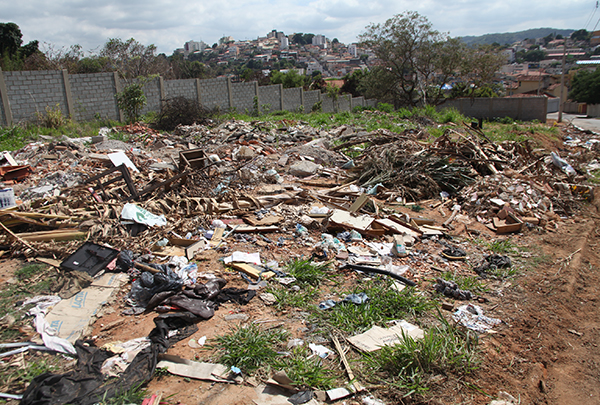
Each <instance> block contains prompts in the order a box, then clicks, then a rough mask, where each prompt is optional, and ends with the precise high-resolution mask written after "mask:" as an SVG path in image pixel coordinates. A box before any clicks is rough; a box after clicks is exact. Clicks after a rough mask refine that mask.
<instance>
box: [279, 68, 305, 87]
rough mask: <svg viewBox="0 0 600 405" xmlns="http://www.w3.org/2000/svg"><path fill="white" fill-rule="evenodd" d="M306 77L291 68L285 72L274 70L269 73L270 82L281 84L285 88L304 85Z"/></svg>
mask: <svg viewBox="0 0 600 405" xmlns="http://www.w3.org/2000/svg"><path fill="white" fill-rule="evenodd" d="M307 81H308V80H307V77H306V76H304V75H301V74H300V73H298V71H297V70H296V69H292V70H290V71H288V72H287V73H283V72H278V71H274V72H272V73H271V84H283V87H284V88H286V89H289V88H293V87H304V86H305V85H306V84H307Z"/></svg>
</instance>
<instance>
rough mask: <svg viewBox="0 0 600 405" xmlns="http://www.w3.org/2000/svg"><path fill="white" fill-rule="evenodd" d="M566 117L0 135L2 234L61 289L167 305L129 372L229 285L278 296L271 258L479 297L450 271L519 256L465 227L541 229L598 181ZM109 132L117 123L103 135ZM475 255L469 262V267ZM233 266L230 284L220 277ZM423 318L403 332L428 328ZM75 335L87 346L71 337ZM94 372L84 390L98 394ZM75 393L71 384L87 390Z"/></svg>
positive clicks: (479, 272)
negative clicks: (30, 137) (477, 125)
mask: <svg viewBox="0 0 600 405" xmlns="http://www.w3.org/2000/svg"><path fill="white" fill-rule="evenodd" d="M422 124H423V125H425V124H428V125H431V124H432V123H429V122H423V123H422ZM569 131H570V132H569V134H568V139H566V140H565V144H564V148H562V149H561V150H556V151H548V150H543V149H535V148H534V145H533V142H531V141H525V142H503V143H494V142H492V141H491V140H490V139H488V138H487V137H486V136H485V134H484V133H483V132H482V131H481V130H478V129H473V128H471V127H468V126H466V125H464V126H463V127H460V126H455V127H453V128H451V129H446V130H445V132H444V133H443V134H442V135H441V136H439V137H438V138H434V137H433V136H432V135H431V134H429V133H428V132H427V130H426V129H425V127H424V126H421V124H419V125H417V128H416V129H415V128H411V129H406V130H405V131H404V132H402V133H399V134H398V133H393V132H391V131H389V130H383V129H382V130H378V131H373V132H367V131H364V130H363V129H361V128H352V127H349V126H345V125H344V126H340V127H337V128H334V129H332V130H329V131H326V130H322V129H317V128H312V127H310V126H309V125H307V124H305V123H302V122H289V121H280V122H277V123H269V122H260V121H257V122H252V123H248V122H240V121H229V122H225V123H222V124H220V125H217V126H212V127H211V126H208V125H196V124H194V125H190V126H179V127H178V128H177V129H176V130H175V131H174V132H173V133H172V134H169V133H159V132H157V131H154V130H151V129H149V128H147V127H145V126H144V125H141V124H135V125H128V126H125V127H119V128H113V129H105V130H103V131H101V133H100V134H99V136H98V137H94V138H97V139H94V138H93V139H79V140H76V139H63V140H56V139H46V140H45V142H36V143H31V144H29V145H27V146H26V147H24V148H23V149H21V150H19V151H16V152H14V153H12V154H8V153H5V154H4V159H5V161H6V162H0V164H3V163H5V164H4V165H3V166H0V169H2V168H4V169H3V171H2V170H0V174H1V175H2V180H3V182H4V187H5V188H4V190H0V192H1V193H4V195H0V202H1V203H2V209H1V210H0V224H1V229H0V231H1V232H0V235H1V236H0V239H1V240H0V248H1V249H3V252H4V254H5V255H6V256H9V255H12V256H13V257H27V258H31V259H37V260H40V261H42V262H43V263H46V264H49V265H52V266H53V267H55V268H56V272H57V274H58V277H57V280H56V281H55V282H54V283H53V287H52V288H53V291H54V292H55V293H56V294H57V295H58V296H60V297H63V298H65V299H70V298H71V297H73V296H74V295H76V294H77V293H78V292H80V291H82V290H83V289H85V290H86V291H87V289H92V290H93V291H94V294H96V295H94V294H91V293H90V294H91V295H90V297H97V301H98V302H99V303H100V304H98V305H102V304H101V303H103V302H106V300H107V297H109V296H110V295H111V294H112V293H113V292H114V291H118V290H120V289H125V290H126V292H127V293H126V294H122V295H121V297H124V298H122V300H123V302H121V304H122V305H121V306H125V307H126V308H125V309H124V310H121V313H120V315H121V316H123V317H128V316H137V315H140V314H145V313H148V312H153V311H155V312H160V313H166V314H163V315H160V320H158V321H156V329H155V330H153V332H151V334H150V335H149V336H148V337H147V338H146V337H143V338H144V339H149V340H148V341H146V346H145V348H144V349H140V350H141V351H139V353H142V354H143V356H144V357H143V358H140V360H138V362H141V361H145V362H146V363H148V362H149V363H148V364H149V366H148V367H147V368H146V369H144V373H143V375H142V376H137V377H135V378H134V379H135V382H136V383H139V382H144V381H147V380H148V379H149V378H151V376H152V371H153V369H154V366H155V365H156V360H157V356H158V351H159V350H160V351H161V352H164V351H166V350H167V349H168V347H169V345H170V343H172V342H174V341H177V340H182V339H184V338H185V337H189V336H190V333H189V331H188V330H187V329H185V328H189V327H190V326H193V324H194V323H196V322H199V321H200V320H206V319H210V318H211V317H213V316H214V315H215V313H216V312H217V311H218V310H219V305H221V304H222V303H224V302H235V303H237V304H239V305H246V304H248V303H249V302H250V301H251V300H252V299H253V298H254V297H255V295H258V296H259V297H261V299H262V300H263V301H264V302H269V303H270V304H273V303H274V302H275V301H273V300H276V298H275V296H274V295H273V294H271V293H268V294H267V293H265V292H264V291H263V292H261V291H260V289H261V288H264V287H265V286H266V285H267V284H268V283H271V282H277V283H278V284H277V285H280V286H283V287H282V288H289V289H290V291H292V289H293V288H296V290H293V291H297V290H298V289H299V288H300V286H299V285H298V284H294V282H295V279H294V278H293V277H291V276H290V274H286V273H285V271H284V270H282V268H283V264H284V263H283V262H282V258H285V259H287V260H289V259H291V258H299V257H303V258H304V259H307V260H312V261H315V262H323V263H326V264H327V265H330V264H332V265H333V266H334V268H335V270H336V271H338V272H339V273H340V274H343V275H344V277H346V278H348V279H356V278H361V277H389V278H391V279H393V280H394V283H395V284H394V285H395V288H397V289H398V290H402V289H404V288H424V289H426V290H427V291H428V292H429V293H431V294H436V293H437V294H438V296H439V297H442V296H443V297H444V299H455V300H464V301H478V302H479V303H481V304H484V303H485V302H487V301H486V299H484V298H483V297H478V296H476V294H474V293H472V292H471V291H468V290H465V289H462V288H460V287H459V285H458V284H457V283H456V282H454V281H452V280H447V279H446V278H447V277H448V274H457V273H458V274H467V275H471V276H473V277H477V276H479V277H481V278H484V277H493V274H494V272H495V271H497V270H498V269H506V268H510V267H511V266H512V262H511V260H510V258H508V257H507V256H500V255H488V254H486V253H489V252H486V250H485V249H484V248H483V247H481V246H471V245H469V244H467V242H465V241H463V240H461V239H460V237H461V235H463V234H465V235H467V236H469V235H470V234H471V233H476V234H482V233H483V234H486V235H490V237H494V236H495V235H499V234H511V233H518V232H528V231H530V230H532V229H537V231H539V232H543V231H545V230H549V231H551V230H552V228H553V227H556V226H558V225H557V224H558V223H559V222H560V221H561V220H562V219H564V218H565V217H568V216H571V215H573V214H574V213H576V212H577V210H578V207H579V206H581V205H582V204H585V203H586V202H588V201H591V200H592V199H593V198H594V195H593V182H591V181H590V180H594V179H595V174H596V173H597V171H598V170H600V164H599V163H598V160H597V159H599V158H598V152H599V150H598V147H597V144H598V142H600V141H599V140H597V139H596V138H595V135H594V134H588V133H583V132H581V131H575V130H573V129H570V130H569ZM115 132H118V133H119V134H120V135H119V138H121V139H123V140H117V139H113V138H116V136H111V134H113V133H115ZM123 134H126V135H127V136H122V135H123ZM343 152H345V153H343ZM349 156H352V158H350V157H349ZM595 159H596V160H595ZM424 207H425V208H427V209H429V210H430V213H431V212H436V213H439V216H438V215H437V214H436V218H437V219H433V218H430V217H423V216H421V215H420V214H419V210H420V209H423V208H424ZM440 217H441V218H442V220H440V219H439V218H440ZM457 224H464V226H463V227H461V226H459V225H457ZM82 242H83V244H82ZM469 262H470V263H480V265H479V266H478V267H476V268H475V269H472V268H471V266H470V264H469ZM280 265H281V266H280ZM444 277H445V278H444ZM273 280H277V281H273ZM431 280H435V281H436V284H435V285H432V284H431ZM128 282H131V283H130V284H127V283H128ZM230 282H231V283H232V284H234V285H237V286H236V287H229V288H224V287H225V285H226V284H227V283H230ZM236 283H237V284H236ZM125 284H127V286H126V287H125V286H124V285H125ZM246 285H247V288H246V287H245V286H246ZM240 286H241V287H244V288H238V287H240ZM257 290H258V291H257ZM361 294H364V293H361ZM357 297H358V298H360V299H358V298H357ZM92 301H93V300H92ZM367 301H368V297H366V295H365V296H361V295H360V294H357V295H356V296H354V295H352V296H348V297H346V298H344V299H343V300H340V301H335V300H333V299H330V298H328V299H327V300H324V301H323V302H322V303H321V304H322V308H323V310H331V308H332V307H334V306H335V305H350V304H352V305H362V304H364V303H365V302H367ZM60 305H61V304H60V303H58V304H56V307H55V308H54V309H52V311H50V312H49V313H48V315H47V317H48V319H54V320H56V319H59V317H60V316H64V314H63V313H62V312H56V311H58V309H60ZM265 305H267V304H265ZM450 307H452V305H450ZM57 308H58V309H57ZM465 308H466V309H465V310H461V311H462V312H457V313H456V314H455V316H456V317H457V319H458V318H460V319H462V320H465V319H466V320H465V321H464V323H463V324H464V325H465V327H473V328H475V329H474V330H477V331H483V330H488V329H489V328H492V327H494V326H495V325H498V324H499V323H500V322H501V321H500V320H497V319H493V318H487V317H485V316H484V315H483V312H482V311H483V310H482V309H481V308H479V307H477V306H473V305H471V304H468V306H467V307H465ZM62 310H64V308H63V309H62ZM465 311H466V312H465ZM95 313H96V312H95V309H94V311H91V312H90V314H87V315H85V316H87V318H85V316H83V315H82V317H83V318H84V319H83V321H82V322H83V323H85V324H86V325H88V324H89V323H90V322H92V321H93V316H94V314H95ZM234 315H244V316H246V318H247V315H246V314H234ZM231 316H233V315H231ZM52 317H54V318H52ZM42 318H43V317H42ZM42 318H40V319H42ZM467 318H468V319H467ZM61 319H62V318H61ZM157 319H158V318H157ZM236 319H238V318H236ZM239 319H241V317H240V318H239ZM482 320H483V321H486V325H484V326H485V327H484V326H481V322H483V321H482ZM40 322H41V321H40ZM402 322H404V323H402ZM67 323H68V322H67ZM400 325H403V326H402V328H408V329H402V328H401V329H402V330H404V331H408V330H413V329H414V328H416V327H415V326H414V325H411V324H408V323H406V321H398V324H397V325H396V326H394V328H396V327H400ZM473 325H475V326H473ZM77 327H78V328H79V329H77V330H76V331H70V332H65V331H62V330H61V331H59V332H57V333H58V334H57V337H59V338H61V339H65V340H70V341H71V343H70V344H75V342H76V341H77V340H78V339H79V338H81V337H83V335H84V333H85V330H86V329H85V328H81V325H80V324H78V326H77ZM374 327H375V325H374ZM413 327H414V328H413ZM411 328H413V329H411ZM38 329H40V328H38ZM167 329H171V332H172V331H174V330H177V331H178V332H177V333H178V334H177V333H176V334H175V335H174V336H175V337H172V335H171V334H170V333H169V331H168V330H167ZM379 329H382V328H379ZM416 329H418V328H416ZM416 329H414V330H416ZM40 330H42V329H40ZM382 330H383V331H381V330H380V331H379V332H381V333H383V332H385V333H391V332H389V331H386V330H385V329H382ZM418 331H419V333H417V334H415V335H414V336H417V338H418V337H422V336H423V331H421V330H420V329H418ZM40 333H41V332H40ZM44 333H45V332H44ZM365 333H366V332H365ZM402 333H404V332H402ZM415 333H416V332H415ZM165 336H168V337H169V338H166V337H165ZM411 336H413V335H411ZM357 337H358V336H355V337H354V338H357ZM140 338H142V337H140ZM336 339H337V338H336ZM359 340H360V339H359ZM149 342H151V343H149ZM316 343H319V342H316ZM321 343H322V342H321ZM311 344H312V343H311ZM338 344H339V343H338ZM65 345H66V343H65ZM375 346H376V345H375ZM66 347H69V346H68V345H67V346H66ZM70 348H71V349H72V350H73V351H72V352H74V351H75V350H77V352H78V353H80V354H84V353H88V352H93V350H88V349H86V348H85V347H84V346H82V345H81V343H77V344H75V346H70ZM377 349H378V347H377V346H376V347H375V348H373V350H377ZM369 350H371V349H369ZM340 353H343V351H341V350H340ZM342 355H343V354H342ZM87 356H88V357H89V356H91V355H90V354H89V353H88V354H87ZM171 357H173V356H171ZM130 360H131V359H130ZM121 361H122V359H121V360H118V359H115V360H114V362H117V363H119V362H121ZM117 363H114V364H117ZM82 364H83V363H82ZM111 364H113V363H111ZM114 364H113V365H114ZM119 364H120V363H119ZM133 364H135V363H133ZM186 364H187V363H186ZM187 365H188V366H190V367H191V365H190V364H187ZM126 366H127V365H126V364H125V367H126ZM212 366H216V365H211V367H212ZM206 367H208V366H206ZM111 370H112V371H111V372H113V373H115V371H114V369H112V368H111ZM121 371H123V370H121ZM221 372H222V373H224V371H223V370H221ZM129 373H130V371H128V372H127V373H125V374H123V375H129ZM238 374H239V373H237V372H235V370H233V368H232V373H229V371H227V373H225V374H219V375H218V376H215V375H212V374H210V373H209V374H208V375H209V376H210V378H212V380H211V381H217V382H235V381H238V380H239V379H240V378H242V377H243V376H240V375H238ZM349 374H350V373H349ZM115 375H119V372H118V371H117V372H116V374H113V376H115ZM47 377H48V376H46V377H45V378H47ZM91 378H93V379H98V378H101V377H99V375H97V374H94V375H93V376H92V377H91ZM128 378H133V377H131V376H129V377H128ZM132 381H133V380H132ZM47 383H48V381H47V380H44V379H40V380H36V381H35V382H34V384H32V386H33V387H34V388H31V390H28V392H27V393H26V394H25V397H26V399H27V398H29V399H28V400H32V398H33V396H34V395H43V386H44V385H45V384H47ZM35 387H38V388H35ZM113 388H114V387H113ZM113 388H111V389H113ZM121 388H122V387H121ZM37 389H39V391H36V390H37ZM98 389H99V388H98V385H94V386H93V389H92V390H91V391H90V392H91V393H93V394H94V395H101V394H102V393H101V392H100V391H98ZM82 390H84V389H83V388H82ZM85 396H86V395H85V392H83V391H82V392H80V393H79V394H78V395H77V396H72V397H69V400H76V401H80V402H81V403H85V401H89V400H92V399H93V398H92V399H89V398H88V399H86V400H84V399H82V398H85ZM78 403H79V402H78Z"/></svg>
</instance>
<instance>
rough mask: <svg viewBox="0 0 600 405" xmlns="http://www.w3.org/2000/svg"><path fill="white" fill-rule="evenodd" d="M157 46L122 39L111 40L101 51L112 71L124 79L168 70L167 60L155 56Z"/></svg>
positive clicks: (131, 39)
mask: <svg viewBox="0 0 600 405" xmlns="http://www.w3.org/2000/svg"><path fill="white" fill-rule="evenodd" d="M155 52H156V46H154V45H148V46H145V45H142V44H141V43H139V42H138V41H136V40H135V39H133V38H130V39H128V40H127V41H123V40H121V39H120V38H111V39H109V40H108V41H107V42H106V44H104V47H103V48H102V50H101V51H100V56H101V57H105V58H106V59H107V60H108V62H109V64H110V70H111V71H116V72H118V73H119V74H120V75H121V77H123V78H124V79H134V78H136V77H139V76H149V75H152V74H160V73H163V72H166V71H167V70H168V66H167V65H168V64H167V63H166V62H167V61H166V58H159V57H157V56H155Z"/></svg>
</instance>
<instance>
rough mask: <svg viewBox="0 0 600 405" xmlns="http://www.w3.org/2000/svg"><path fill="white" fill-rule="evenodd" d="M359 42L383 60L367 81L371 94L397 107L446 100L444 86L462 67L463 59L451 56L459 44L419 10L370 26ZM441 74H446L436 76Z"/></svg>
mask: <svg viewBox="0 0 600 405" xmlns="http://www.w3.org/2000/svg"><path fill="white" fill-rule="evenodd" d="M359 39H360V46H361V47H364V48H368V49H371V50H372V51H373V52H374V53H375V55H376V56H377V58H379V61H380V64H379V65H378V66H375V67H374V68H373V71H372V74H371V75H369V78H368V79H367V80H365V85H366V88H367V94H368V95H369V96H371V97H376V98H378V99H379V100H381V101H385V102H390V103H393V104H394V106H395V107H396V108H397V107H400V106H402V105H408V106H417V105H420V104H426V103H431V104H436V103H438V102H439V101H440V100H441V98H442V97H443V94H442V93H441V91H440V87H441V85H440V84H443V83H444V82H445V81H446V79H447V78H448V73H449V72H454V71H455V70H457V69H458V68H459V65H460V63H458V62H459V61H460V58H459V57H457V56H456V55H451V52H455V51H456V49H457V47H456V45H457V42H456V41H453V42H450V39H449V38H448V36H447V35H446V34H441V33H439V32H438V31H436V30H434V29H433V28H432V26H431V23H430V22H429V21H428V20H427V18H425V17H423V16H421V15H420V14H419V13H417V12H415V11H408V12H405V13H404V14H399V15H396V16H394V17H392V18H390V19H388V20H387V21H386V22H385V24H371V25H369V26H368V27H367V31H366V32H365V33H364V34H361V35H360V36H359ZM448 63H449V64H448ZM438 71H442V74H441V75H440V76H438V77H436V76H435V73H436V72H438Z"/></svg>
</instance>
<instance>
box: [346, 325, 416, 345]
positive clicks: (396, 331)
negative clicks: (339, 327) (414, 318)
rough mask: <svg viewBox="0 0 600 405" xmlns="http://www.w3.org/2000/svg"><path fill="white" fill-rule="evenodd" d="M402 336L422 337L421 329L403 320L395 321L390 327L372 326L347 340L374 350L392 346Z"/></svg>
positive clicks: (399, 340)
mask: <svg viewBox="0 0 600 405" xmlns="http://www.w3.org/2000/svg"><path fill="white" fill-rule="evenodd" d="M403 336H407V337H411V338H413V339H422V338H423V336H424V333H423V330H422V329H421V328H419V327H418V326H416V325H413V324H410V323H408V322H406V321H404V320H401V321H397V323H396V325H394V326H393V327H391V328H387V329H386V328H382V327H380V326H373V327H372V328H371V329H369V330H368V331H366V332H364V333H361V334H360V335H355V336H352V337H350V338H348V341H349V342H350V343H352V344H353V345H354V346H356V347H357V348H358V349H360V350H362V351H365V352H374V351H376V350H379V349H381V347H382V346H392V345H395V344H398V343H400V342H401V341H402V338H403Z"/></svg>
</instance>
